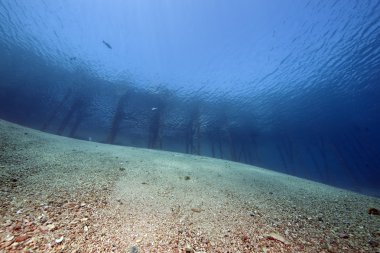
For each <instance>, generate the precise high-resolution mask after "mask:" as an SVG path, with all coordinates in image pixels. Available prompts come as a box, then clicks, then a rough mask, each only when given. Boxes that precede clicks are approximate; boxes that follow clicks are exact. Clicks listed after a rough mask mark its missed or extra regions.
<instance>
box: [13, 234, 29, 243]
mask: <svg viewBox="0 0 380 253" xmlns="http://www.w3.org/2000/svg"><path fill="white" fill-rule="evenodd" d="M29 238H30V236H29V235H19V236H17V237H16V239H15V242H23V241H25V240H27V239H29Z"/></svg>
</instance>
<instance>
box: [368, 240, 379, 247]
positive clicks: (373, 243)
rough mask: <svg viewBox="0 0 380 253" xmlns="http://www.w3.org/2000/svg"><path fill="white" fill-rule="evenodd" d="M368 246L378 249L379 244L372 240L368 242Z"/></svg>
mask: <svg viewBox="0 0 380 253" xmlns="http://www.w3.org/2000/svg"><path fill="white" fill-rule="evenodd" d="M368 244H369V245H370V246H371V247H373V248H376V247H379V243H378V242H377V241H374V240H371V241H369V242H368Z"/></svg>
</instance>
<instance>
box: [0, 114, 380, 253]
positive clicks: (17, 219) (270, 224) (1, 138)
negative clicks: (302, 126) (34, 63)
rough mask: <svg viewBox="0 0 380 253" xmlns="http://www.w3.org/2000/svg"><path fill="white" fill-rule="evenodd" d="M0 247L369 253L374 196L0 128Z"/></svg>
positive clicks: (376, 232)
mask: <svg viewBox="0 0 380 253" xmlns="http://www.w3.org/2000/svg"><path fill="white" fill-rule="evenodd" d="M0 205H1V209H0V252H133V253H136V252H376V251H378V250H379V247H380V246H379V243H380V217H379V215H373V214H369V213H368V210H369V208H377V209H380V200H379V199H376V198H370V197H366V196H362V195H359V194H355V193H352V192H348V191H344V190H340V189H336V188H333V187H329V186H326V185H322V184H318V183H314V182H310V181H307V180H303V179H299V178H295V177H291V176H287V175H284V174H279V173H274V172H271V171H268V170H265V169H260V168H257V167H253V166H247V165H243V164H239V163H233V162H228V161H222V160H216V159H209V158H203V157H198V156H190V155H183V154H177V153H170V152H159V151H152V150H145V149H136V148H127V147H119V146H111V145H103V144H97V143H93V142H85V141H78V140H73V139H68V138H64V137H59V136H54V135H50V134H46V133H42V132H39V131H35V130H32V129H28V128H23V127H21V126H18V125H15V124H11V123H8V122H5V121H0Z"/></svg>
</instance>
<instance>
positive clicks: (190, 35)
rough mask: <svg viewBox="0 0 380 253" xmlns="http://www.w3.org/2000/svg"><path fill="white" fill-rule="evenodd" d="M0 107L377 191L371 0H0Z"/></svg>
mask: <svg viewBox="0 0 380 253" xmlns="http://www.w3.org/2000/svg"><path fill="white" fill-rule="evenodd" d="M0 59H1V61H0V118H2V119H5V120H9V121H12V122H16V123H19V124H21V125H25V126H28V127H33V128H36V129H39V130H43V131H47V132H51V133H55V134H59V135H63V136H70V137H73V138H79V139H84V140H89V141H95V142H103V143H110V144H117V145H128V146H136V147H144V148H153V149H162V150H169V151H176V152H183V153H190V154H196V155H205V156H211V157H216V158H222V159H228V160H233V161H238V162H243V163H248V164H253V165H257V166H261V167H264V168H268V169H272V170H276V171H280V172H284V173H288V174H291V175H295V176H299V177H303V178H307V179H311V180H315V181H318V182H323V183H326V184H330V185H334V186H338V187H343V188H347V189H350V190H354V191H357V192H362V193H365V194H369V195H375V196H380V183H379V181H380V130H379V129H380V104H379V103H380V102H379V101H380V84H379V81H380V1H375V0H360V1H359V0H357V1H354V0H348V1H347V0H335V1H329V0H323V1H303V0H302V1H301V0H284V1H274V0H273V1H265V2H264V1H248V0H237V1H227V0H218V1H217V0H207V1H205V0H192V1H190V0H183V1H169V0H165V1H164V0H162V1H147V0H130V1H122V0H114V1H102V0H95V1H85V0H83V1H76V0H67V1H48V0H45V1H42V0H39V1H37V0H36V1H28V0H18V1H14V0H3V1H0Z"/></svg>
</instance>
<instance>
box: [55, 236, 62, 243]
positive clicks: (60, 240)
mask: <svg viewBox="0 0 380 253" xmlns="http://www.w3.org/2000/svg"><path fill="white" fill-rule="evenodd" d="M62 241H63V236H61V237H60V238H58V239H55V243H57V244H59V243H61V242H62Z"/></svg>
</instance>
